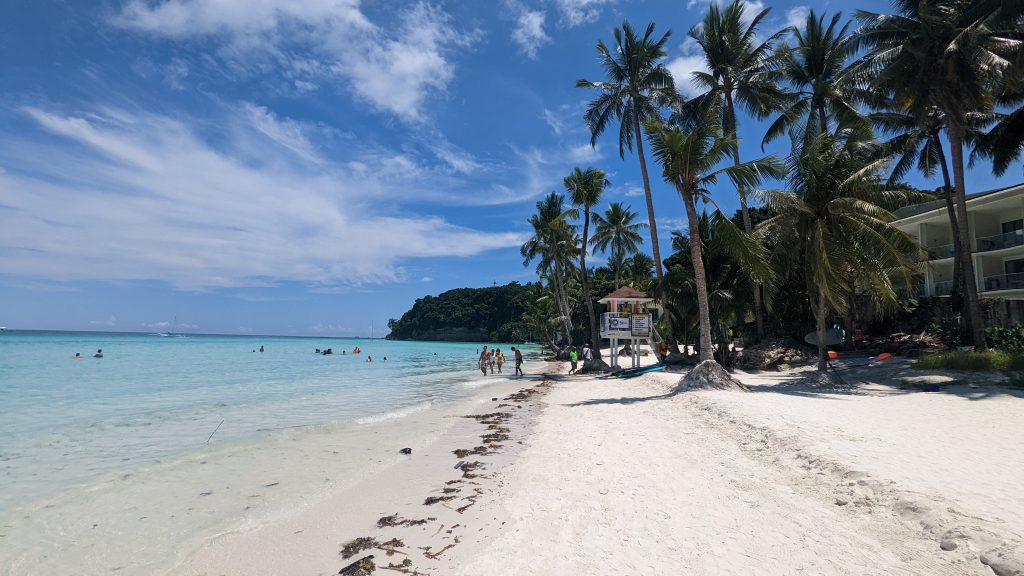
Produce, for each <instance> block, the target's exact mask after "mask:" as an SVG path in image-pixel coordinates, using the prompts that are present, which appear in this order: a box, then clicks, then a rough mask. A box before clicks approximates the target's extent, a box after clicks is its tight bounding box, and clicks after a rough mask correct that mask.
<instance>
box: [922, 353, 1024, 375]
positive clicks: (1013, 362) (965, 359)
mask: <svg viewBox="0 0 1024 576" xmlns="http://www.w3.org/2000/svg"><path fill="white" fill-rule="evenodd" d="M914 368H916V369H918V370H1004V371H1005V370H1024V354H1020V353H1010V352H1006V351H1004V350H986V351H984V352H973V351H972V352H943V353H941V354H932V355H930V356H922V357H921V358H918V359H917V360H915V361H914Z"/></svg>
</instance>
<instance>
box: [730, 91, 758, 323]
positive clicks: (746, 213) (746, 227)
mask: <svg viewBox="0 0 1024 576" xmlns="http://www.w3.org/2000/svg"><path fill="white" fill-rule="evenodd" d="M725 101H726V109H727V112H726V114H728V116H729V118H728V122H727V124H728V126H727V127H726V130H728V132H729V136H730V137H731V138H732V139H733V140H736V149H735V150H733V156H732V159H733V165H734V166H739V165H740V145H739V141H738V138H739V136H738V135H737V134H736V107H735V106H734V105H733V102H732V90H731V89H729V90H726V92H725ZM736 193H737V194H739V197H740V213H741V214H742V215H743V231H744V232H746V233H747V234H750V233H751V232H753V230H754V227H753V226H752V225H751V223H750V210H749V209H748V208H747V191H746V190H744V189H743V186H737V187H736ZM754 318H755V320H756V321H757V341H758V342H760V341H761V340H762V339H764V316H763V315H762V313H761V285H760V284H756V283H755V284H754Z"/></svg>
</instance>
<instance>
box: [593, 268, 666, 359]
mask: <svg viewBox="0 0 1024 576" xmlns="http://www.w3.org/2000/svg"><path fill="white" fill-rule="evenodd" d="M598 302H600V303H601V304H606V305H607V306H608V311H607V312H605V313H603V314H601V337H602V338H607V339H608V340H610V341H611V351H612V354H611V362H609V364H610V365H611V366H612V367H613V368H617V367H618V366H619V355H618V354H617V353H616V351H617V350H618V348H619V343H620V341H622V340H625V341H627V342H628V343H629V348H630V350H631V351H632V353H633V354H632V367H633V368H637V367H639V366H640V345H641V343H648V344H649V343H650V341H651V334H652V331H653V317H652V315H651V312H650V310H649V309H650V308H652V303H653V302H654V298H648V297H647V294H644V293H643V292H640V291H639V290H634V289H632V288H629V287H628V286H623V287H622V288H619V289H618V290H616V291H615V292H612V293H611V294H609V295H607V296H605V297H604V298H601V299H600V300H598Z"/></svg>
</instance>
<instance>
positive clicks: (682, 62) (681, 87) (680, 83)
mask: <svg viewBox="0 0 1024 576" xmlns="http://www.w3.org/2000/svg"><path fill="white" fill-rule="evenodd" d="M679 51H680V54H679V55H678V56H676V57H674V58H671V59H670V60H669V61H668V63H667V64H665V67H667V68H668V69H669V72H672V78H673V79H674V80H675V83H676V90H678V91H679V92H680V93H681V94H682V95H683V96H686V97H687V98H693V97H694V96H697V95H698V94H700V92H699V89H698V87H697V86H696V85H695V84H694V83H693V73H694V72H708V71H709V70H708V67H707V65H706V64H705V62H704V55H703V53H702V52H701V48H700V45H699V44H697V42H696V41H695V40H694V39H693V38H687V39H686V41H685V42H683V44H682V45H681V46H680V47H679Z"/></svg>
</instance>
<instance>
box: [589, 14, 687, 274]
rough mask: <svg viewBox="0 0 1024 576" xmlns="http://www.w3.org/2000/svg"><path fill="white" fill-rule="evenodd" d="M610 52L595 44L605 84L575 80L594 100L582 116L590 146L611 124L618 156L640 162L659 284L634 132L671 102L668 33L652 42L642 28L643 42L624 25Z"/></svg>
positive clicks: (654, 231)
mask: <svg viewBox="0 0 1024 576" xmlns="http://www.w3.org/2000/svg"><path fill="white" fill-rule="evenodd" d="M613 35H614V36H615V46H614V50H610V49H609V48H608V47H607V46H605V44H604V42H600V41H599V42H598V43H597V54H598V58H599V59H600V61H601V67H602V68H604V70H605V73H606V74H607V76H608V79H607V80H604V81H599V82H592V81H590V80H585V79H584V80H578V81H577V82H576V87H577V88H593V89H596V90H599V91H600V95H599V96H598V97H597V98H595V99H594V101H593V102H591V103H590V104H589V105H588V106H587V112H586V114H585V115H584V116H583V118H584V120H585V121H586V123H587V127H588V128H589V129H590V143H591V145H594V144H596V143H597V138H598V137H599V136H600V135H601V134H602V133H604V131H605V129H607V128H608V126H609V124H610V122H611V121H612V119H615V120H618V121H619V156H620V157H622V158H625V157H626V150H630V151H632V150H633V146H634V144H635V145H636V155H637V158H639V159H640V175H641V176H642V177H643V181H644V196H645V198H646V200H647V221H648V224H649V225H650V232H651V250H652V251H653V252H654V260H655V272H656V274H657V276H658V281H659V282H660V281H661V279H662V276H663V272H662V264H661V251H660V248H659V246H658V226H657V223H656V222H655V220H654V201H653V200H652V198H651V181H650V178H649V177H648V175H647V160H646V159H645V158H644V144H643V133H642V132H641V130H640V126H641V125H642V124H643V123H644V122H647V121H649V120H654V119H658V118H660V117H661V114H660V112H659V106H660V105H664V104H668V103H669V102H672V101H673V100H674V99H675V84H674V83H673V81H672V74H671V73H670V72H669V71H668V68H666V67H665V65H664V63H663V62H662V60H663V59H664V58H665V56H666V55H667V52H666V51H665V44H666V43H667V42H668V39H669V36H671V35H672V31H671V30H670V31H668V32H665V34H663V35H662V36H661V38H660V39H657V40H655V38H654V23H653V22H652V23H651V24H649V25H648V26H647V30H646V31H645V32H644V35H643V37H640V36H637V34H636V31H635V30H634V29H633V26H632V25H630V23H629V22H628V21H627V22H623V23H622V28H621V29H620V28H616V29H615V31H614V33H613Z"/></svg>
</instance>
